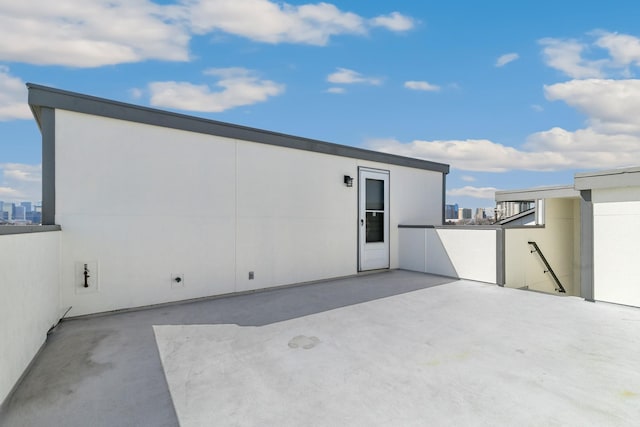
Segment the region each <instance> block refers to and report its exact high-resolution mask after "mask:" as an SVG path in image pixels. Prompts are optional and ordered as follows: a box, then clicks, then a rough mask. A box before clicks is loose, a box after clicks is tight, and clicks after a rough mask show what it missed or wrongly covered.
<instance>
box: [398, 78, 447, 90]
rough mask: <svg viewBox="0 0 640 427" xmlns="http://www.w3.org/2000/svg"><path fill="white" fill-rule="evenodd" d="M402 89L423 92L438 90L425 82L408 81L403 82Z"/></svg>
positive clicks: (435, 86) (437, 87)
mask: <svg viewBox="0 0 640 427" xmlns="http://www.w3.org/2000/svg"><path fill="white" fill-rule="evenodd" d="M404 87H406V88H407V89H411V90H423V91H427V92H437V91H439V90H440V86H438V85H434V84H431V83H428V82H425V81H415V80H410V81H407V82H404Z"/></svg>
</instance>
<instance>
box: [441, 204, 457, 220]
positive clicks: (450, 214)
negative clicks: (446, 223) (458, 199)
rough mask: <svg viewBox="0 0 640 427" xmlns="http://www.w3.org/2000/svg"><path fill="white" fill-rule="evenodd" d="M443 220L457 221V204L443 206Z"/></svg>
mask: <svg viewBox="0 0 640 427" xmlns="http://www.w3.org/2000/svg"><path fill="white" fill-rule="evenodd" d="M444 218H445V219H457V218H458V204H457V203H456V204H454V205H445V206H444Z"/></svg>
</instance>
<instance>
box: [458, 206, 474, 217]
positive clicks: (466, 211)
mask: <svg viewBox="0 0 640 427" xmlns="http://www.w3.org/2000/svg"><path fill="white" fill-rule="evenodd" d="M472 217H473V211H472V210H471V209H470V208H462V209H458V219H471V218H472Z"/></svg>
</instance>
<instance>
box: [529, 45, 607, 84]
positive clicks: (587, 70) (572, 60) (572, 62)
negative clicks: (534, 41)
mask: <svg viewBox="0 0 640 427" xmlns="http://www.w3.org/2000/svg"><path fill="white" fill-rule="evenodd" d="M539 43H540V44H541V45H542V46H544V47H543V49H542V54H543V56H544V59H545V62H546V64H547V65H548V66H550V67H552V68H555V69H557V70H560V71H562V72H563V73H565V74H566V75H568V76H569V77H571V78H574V79H584V78H592V77H603V76H604V72H603V71H602V68H603V67H604V66H605V64H606V62H607V61H606V59H604V60H595V61H590V60H587V59H584V58H583V57H582V54H583V52H584V51H585V49H587V45H586V44H584V43H580V42H578V41H576V40H562V39H554V38H544V39H542V40H540V41H539Z"/></svg>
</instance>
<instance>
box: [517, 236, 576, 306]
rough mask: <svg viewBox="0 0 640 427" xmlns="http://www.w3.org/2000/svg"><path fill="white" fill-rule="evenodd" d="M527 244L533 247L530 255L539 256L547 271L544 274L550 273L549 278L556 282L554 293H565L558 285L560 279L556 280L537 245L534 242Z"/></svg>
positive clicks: (556, 277)
mask: <svg viewBox="0 0 640 427" xmlns="http://www.w3.org/2000/svg"><path fill="white" fill-rule="evenodd" d="M527 243H529V244H530V245H531V246H533V250H532V251H531V253H534V252H537V253H538V255H539V256H540V259H542V262H543V263H544V265H545V267H547V269H546V270H545V271H544V272H545V273H551V277H553V281H554V282H556V291H557V292H560V293H563V294H564V293H566V292H567V291H566V290H565V289H564V286H562V283H560V279H558V276H556V273H555V272H554V271H553V268H551V266H550V265H549V261H547V258H545V256H544V254H543V253H542V251H541V250H540V247H539V246H538V244H537V243H536V242H527Z"/></svg>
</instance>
